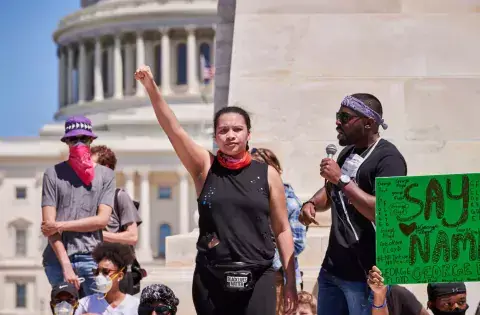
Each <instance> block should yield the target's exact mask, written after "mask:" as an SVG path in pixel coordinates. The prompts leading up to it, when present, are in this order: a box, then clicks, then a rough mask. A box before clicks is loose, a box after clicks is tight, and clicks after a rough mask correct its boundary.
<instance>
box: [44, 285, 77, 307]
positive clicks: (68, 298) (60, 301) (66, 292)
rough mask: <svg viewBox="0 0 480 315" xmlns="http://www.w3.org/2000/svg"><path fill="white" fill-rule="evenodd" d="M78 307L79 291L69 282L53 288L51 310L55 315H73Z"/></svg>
mask: <svg viewBox="0 0 480 315" xmlns="http://www.w3.org/2000/svg"><path fill="white" fill-rule="evenodd" d="M77 307H78V290H77V289H76V288H75V286H74V285H73V284H71V283H68V282H61V283H59V284H57V285H55V286H53V288H52V292H51V293H50V308H51V310H52V314H53V315H73V314H74V312H75V310H76V309H77Z"/></svg>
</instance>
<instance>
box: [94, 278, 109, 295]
mask: <svg viewBox="0 0 480 315" xmlns="http://www.w3.org/2000/svg"><path fill="white" fill-rule="evenodd" d="M95 284H96V285H97V289H96V290H95V291H97V292H99V293H103V294H106V293H108V291H110V289H111V288H112V285H113V281H112V279H111V278H110V277H109V276H104V275H102V274H99V275H98V276H96V277H95Z"/></svg>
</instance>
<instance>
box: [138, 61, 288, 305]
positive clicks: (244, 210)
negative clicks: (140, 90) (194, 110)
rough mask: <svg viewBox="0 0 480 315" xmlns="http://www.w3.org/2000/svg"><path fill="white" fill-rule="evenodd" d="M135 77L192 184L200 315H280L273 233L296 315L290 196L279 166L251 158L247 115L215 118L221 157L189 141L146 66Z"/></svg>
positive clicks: (235, 111) (231, 110)
mask: <svg viewBox="0 0 480 315" xmlns="http://www.w3.org/2000/svg"><path fill="white" fill-rule="evenodd" d="M135 78H136V79H137V80H139V81H140V82H141V83H142V84H143V85H144V87H145V89H146V90H147V92H148V95H149V97H150V100H151V102H152V106H153V109H154V111H155V114H156V116H157V120H158V122H159V124H160V126H161V127H162V128H163V130H164V131H165V133H166V134H167V136H168V138H169V140H170V142H171V143H172V145H173V148H174V149H175V152H176V153H177V155H178V157H179V158H180V160H181V162H182V163H183V165H184V166H185V168H186V169H187V171H188V172H189V173H190V175H191V177H192V179H193V182H194V184H195V189H196V192H197V197H198V199H197V200H198V212H199V215H200V218H199V230H200V235H199V238H198V241H197V250H198V254H197V258H196V268H195V272H194V275H193V288H192V289H193V290H192V293H193V301H194V305H195V309H196V311H197V314H199V315H213V314H229V315H246V314H248V315H274V314H275V302H276V297H275V273H274V271H273V269H272V262H273V257H274V255H275V245H274V241H273V235H272V230H273V234H274V235H275V239H276V244H277V247H278V249H279V251H280V258H281V261H282V265H283V270H284V272H285V274H286V283H285V288H284V301H285V313H286V314H293V313H294V312H295V309H296V305H297V292H296V287H295V284H296V282H295V264H294V255H293V254H294V251H293V238H292V232H291V229H290V224H289V222H288V217H287V208H286V201H285V191H284V188H283V183H282V180H281V178H280V175H279V173H278V172H277V171H276V170H275V168H273V167H272V166H269V165H267V164H265V163H261V162H258V161H254V160H252V158H251V156H250V153H249V152H248V140H250V117H249V115H248V113H247V112H246V111H245V110H243V109H241V108H239V107H235V106H231V107H225V108H223V109H221V110H219V111H218V112H217V113H216V114H215V117H214V121H213V124H214V130H215V142H216V143H217V145H218V147H219V151H218V153H217V154H216V155H213V154H212V153H210V152H208V151H207V150H205V149H204V148H203V147H201V146H200V145H198V144H197V143H195V141H193V140H192V139H191V138H190V137H189V136H188V135H187V133H186V132H185V130H184V129H183V128H182V126H181V125H180V123H179V122H178V120H177V118H176V117H175V114H174V113H173V111H172V110H171V109H170V107H169V106H168V104H167V103H166V102H165V100H164V98H163V97H162V94H161V93H160V90H159V89H158V87H157V84H156V83H155V81H154V79H153V76H152V72H151V71H150V68H149V67H146V66H142V67H140V68H139V69H138V70H137V71H136V73H135ZM270 223H271V227H272V230H271V229H270Z"/></svg>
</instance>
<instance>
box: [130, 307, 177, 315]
mask: <svg viewBox="0 0 480 315" xmlns="http://www.w3.org/2000/svg"><path fill="white" fill-rule="evenodd" d="M153 311H155V314H157V315H175V313H176V312H175V309H174V308H172V307H170V306H167V305H159V306H139V307H138V315H151V314H152V312H153Z"/></svg>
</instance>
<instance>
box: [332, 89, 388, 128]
mask: <svg viewBox="0 0 480 315" xmlns="http://www.w3.org/2000/svg"><path fill="white" fill-rule="evenodd" d="M340 105H342V106H345V107H347V108H350V109H351V110H354V111H356V112H357V113H360V114H362V115H363V116H365V117H368V118H372V119H373V120H375V122H376V123H377V124H379V125H380V126H382V128H383V129H385V130H386V129H387V128H388V125H387V124H386V123H385V122H384V120H383V118H382V116H380V114H378V113H377V112H376V111H374V110H373V109H371V108H370V107H368V106H367V105H365V103H364V102H362V101H361V100H359V99H358V98H355V97H353V96H351V95H348V96H345V98H344V99H343V101H342V103H341V104H340Z"/></svg>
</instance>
